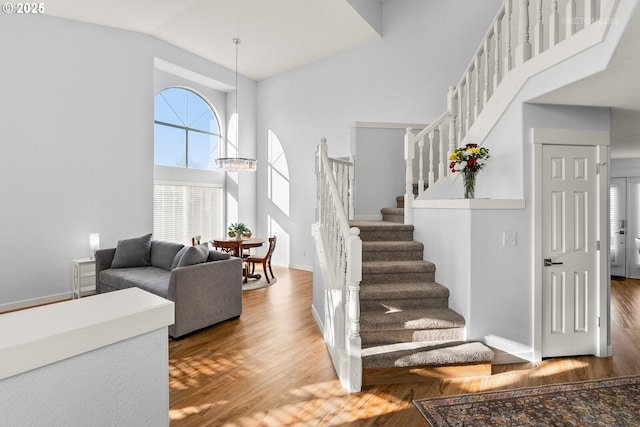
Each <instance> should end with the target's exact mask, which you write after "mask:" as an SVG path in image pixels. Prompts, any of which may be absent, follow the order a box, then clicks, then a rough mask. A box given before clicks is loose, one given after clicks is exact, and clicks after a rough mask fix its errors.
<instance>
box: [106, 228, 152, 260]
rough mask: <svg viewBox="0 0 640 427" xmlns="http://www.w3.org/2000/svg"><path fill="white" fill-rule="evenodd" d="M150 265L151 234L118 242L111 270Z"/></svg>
mask: <svg viewBox="0 0 640 427" xmlns="http://www.w3.org/2000/svg"><path fill="white" fill-rule="evenodd" d="M147 265H151V234H145V235H144V236H140V237H136V238H133V239H126V240H119V241H118V245H117V246H116V253H115V255H114V256H113V261H112V262H111V268H125V267H145V266H147Z"/></svg>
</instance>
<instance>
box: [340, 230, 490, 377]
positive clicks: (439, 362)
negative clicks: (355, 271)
mask: <svg viewBox="0 0 640 427" xmlns="http://www.w3.org/2000/svg"><path fill="white" fill-rule="evenodd" d="M351 226H353V227H358V228H359V229H360V238H361V239H362V260H363V261H362V282H361V284H360V335H361V338H362V365H363V368H364V369H365V376H366V370H367V369H369V370H372V371H377V370H380V369H388V368H412V367H414V368H415V367H422V368H424V367H442V366H473V365H478V364H480V365H484V366H488V368H489V370H488V373H490V372H491V371H490V367H491V365H490V363H491V360H492V359H493V352H492V351H491V350H490V349H489V348H487V347H486V346H485V345H483V344H481V343H478V342H465V341H464V327H465V320H464V318H463V317H462V316H461V315H460V314H458V313H456V312H455V311H453V310H451V309H450V308H449V289H447V288H446V287H444V286H442V285H441V284H439V283H436V282H435V271H436V266H435V265H434V264H433V263H431V262H429V261H425V260H424V259H423V251H424V245H423V244H422V243H420V242H416V241H414V240H413V226H412V225H404V224H400V223H395V222H390V221H352V222H351ZM476 372H477V370H476ZM485 372H486V370H485ZM387 375H389V374H387ZM393 375H395V373H394V374H393ZM383 376H384V375H383ZM370 383H375V381H372V382H370Z"/></svg>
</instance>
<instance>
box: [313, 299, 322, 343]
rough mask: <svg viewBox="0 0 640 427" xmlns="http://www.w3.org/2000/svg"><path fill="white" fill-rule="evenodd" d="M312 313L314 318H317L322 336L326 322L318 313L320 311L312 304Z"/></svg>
mask: <svg viewBox="0 0 640 427" xmlns="http://www.w3.org/2000/svg"><path fill="white" fill-rule="evenodd" d="M311 314H313V318H314V319H316V323H317V324H318V328H320V332H322V336H324V324H323V323H322V322H321V321H320V316H319V315H318V311H317V310H316V308H315V307H314V306H313V305H312V306H311Z"/></svg>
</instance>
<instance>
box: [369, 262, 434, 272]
mask: <svg viewBox="0 0 640 427" xmlns="http://www.w3.org/2000/svg"><path fill="white" fill-rule="evenodd" d="M434 271H436V265H435V264H434V263H432V262H429V261H424V260H409V261H366V262H363V263H362V273H363V274H367V273H369V274H376V273H378V274H383V273H384V274H388V273H433V272H434Z"/></svg>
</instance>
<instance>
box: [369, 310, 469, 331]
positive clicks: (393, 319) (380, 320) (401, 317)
mask: <svg viewBox="0 0 640 427" xmlns="http://www.w3.org/2000/svg"><path fill="white" fill-rule="evenodd" d="M464 325H465V321H464V318H463V317H462V316H461V315H460V314H458V313H456V312H455V311H453V310H451V309H449V308H427V309H414V310H401V311H388V312H384V311H381V310H377V311H373V310H369V311H366V312H362V313H361V315H360V330H361V331H363V332H364V331H389V330H417V329H452V328H462V327H464Z"/></svg>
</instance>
